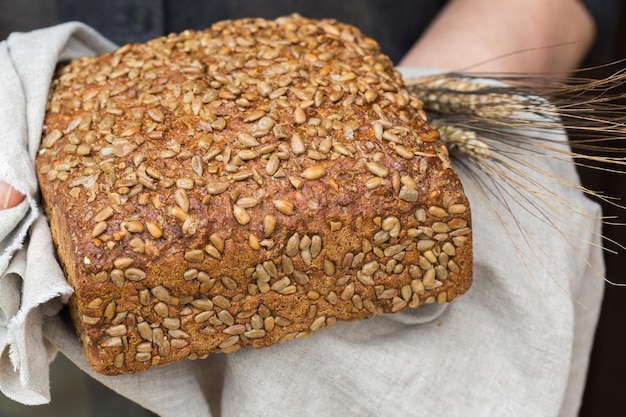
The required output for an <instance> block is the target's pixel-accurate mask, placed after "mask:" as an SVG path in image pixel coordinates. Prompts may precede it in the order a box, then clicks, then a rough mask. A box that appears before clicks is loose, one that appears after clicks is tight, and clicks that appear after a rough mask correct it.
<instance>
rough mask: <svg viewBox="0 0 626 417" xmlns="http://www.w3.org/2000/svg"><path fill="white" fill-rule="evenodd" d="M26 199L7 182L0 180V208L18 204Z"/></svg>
mask: <svg viewBox="0 0 626 417" xmlns="http://www.w3.org/2000/svg"><path fill="white" fill-rule="evenodd" d="M22 200H24V196H23V195H22V194H21V193H20V192H18V191H16V190H15V189H14V188H13V187H11V186H10V185H9V184H8V183H7V182H5V181H2V180H0V210H4V209H8V208H12V207H15V206H17V205H18V204H19V203H21V202H22Z"/></svg>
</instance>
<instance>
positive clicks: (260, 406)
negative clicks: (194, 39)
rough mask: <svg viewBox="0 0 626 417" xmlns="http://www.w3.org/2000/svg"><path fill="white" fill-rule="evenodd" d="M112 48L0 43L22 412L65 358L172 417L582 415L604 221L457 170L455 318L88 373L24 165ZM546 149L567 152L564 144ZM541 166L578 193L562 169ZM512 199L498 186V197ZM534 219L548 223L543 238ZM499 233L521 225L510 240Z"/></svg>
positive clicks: (379, 320) (9, 306)
mask: <svg viewBox="0 0 626 417" xmlns="http://www.w3.org/2000/svg"><path fill="white" fill-rule="evenodd" d="M113 48H114V45H113V44H111V43H110V42H109V41H107V40H106V39H104V38H102V37H101V36H100V35H98V34H97V33H96V32H94V31H93V30H92V29H90V28H89V27H86V26H85V25H82V24H79V23H67V24H63V25H59V26H55V27H52V28H48V29H43V30H38V31H34V32H29V33H23V34H18V33H16V34H12V35H11V36H10V37H9V38H8V40H7V41H6V42H2V43H1V44H0V75H1V77H0V144H1V146H2V148H3V150H2V152H0V179H4V180H6V181H7V182H9V183H10V184H12V185H13V186H14V187H15V188H16V189H17V190H19V191H21V192H22V193H24V194H25V195H26V196H27V198H26V200H25V201H23V202H22V203H21V204H20V205H19V206H18V207H16V208H14V209H10V210H5V211H0V242H1V243H0V389H1V390H2V392H3V393H4V394H5V395H7V396H8V397H10V398H12V399H14V400H15V401H19V402H21V403H24V404H42V403H46V402H48V401H50V392H49V386H48V365H49V362H50V361H51V360H52V358H53V357H54V354H55V353H56V352H57V351H60V352H61V353H62V354H64V355H66V356H67V357H68V358H69V359H71V360H72V361H73V362H74V363H76V364H77V365H78V366H79V367H80V368H81V369H83V370H84V371H85V372H86V373H87V374H88V375H90V376H92V377H94V378H96V379H98V380H99V381H101V382H103V383H104V384H105V385H107V386H109V387H111V388H112V389H114V390H115V391H117V392H119V393H120V394H122V395H124V396H126V397H128V398H130V399H131V400H133V401H135V402H137V403H138V404H140V405H142V406H144V407H145V408H147V409H149V410H152V411H153V412H155V413H157V414H159V415H162V416H166V417H167V416H179V415H186V416H190V417H192V416H199V417H204V416H215V417H217V416H224V417H234V416H242V415H249V416H293V415H298V416H301V417H306V416H319V415H324V416H334V415H341V416H380V415H388V416H431V415H442V416H529V415H532V416H563V417H565V416H568V417H569V416H575V415H576V414H577V411H578V407H579V404H580V399H581V395H582V389H583V386H584V380H585V374H586V370H587V364H588V357H589V353H590V349H591V342H592V340H593V333H594V329H595V325H596V322H597V319H598V313H599V306H600V302H601V298H602V289H603V281H602V278H601V277H602V274H603V272H604V269H603V268H604V266H603V260H602V250H601V241H600V220H599V217H600V209H599V207H598V206H597V205H596V204H594V203H592V202H591V201H590V200H587V199H586V198H585V197H584V196H583V195H582V194H581V193H580V192H578V191H576V190H574V189H573V188H572V187H569V186H567V185H565V184H564V183H561V182H557V181H549V180H547V179H546V177H545V176H541V177H540V178H538V180H539V181H540V183H542V184H544V185H545V186H546V187H547V188H549V189H551V190H552V191H554V192H555V193H556V195H558V196H559V197H560V198H562V199H564V201H567V205H568V206H569V207H570V208H572V210H571V212H570V213H569V214H567V216H565V215H564V214H563V212H559V211H556V212H555V208H554V207H553V206H552V207H548V206H549V204H550V203H545V204H541V202H540V201H537V203H538V204H537V205H530V204H528V203H527V202H526V203H525V202H524V201H523V200H521V199H510V200H506V199H505V200H502V201H498V200H495V199H491V200H489V201H487V200H486V198H485V195H484V194H483V193H482V192H481V191H480V189H479V188H475V187H474V186H473V184H475V183H474V182H473V181H472V179H471V178H472V177H473V175H479V176H480V175H484V174H479V173H474V174H473V175H468V174H467V173H464V172H462V171H461V172H460V176H461V179H462V181H463V183H464V184H465V187H466V193H467V194H468V198H469V199H470V202H471V204H472V213H473V233H474V284H473V286H472V288H471V289H470V290H469V292H468V293H467V294H465V295H464V296H462V297H461V298H459V299H457V300H455V301H454V302H453V303H451V304H449V305H425V306H422V307H420V308H418V309H416V310H412V311H405V312H401V313H397V314H394V315H383V316H378V317H375V318H372V319H367V320H362V321H358V322H352V323H338V324H336V325H335V326H332V327H329V328H327V329H323V330H321V331H318V332H316V334H315V335H314V336H312V337H310V338H308V339H304V340H295V341H291V342H289V343H285V344H282V345H276V346H272V347H270V348H266V349H260V350H256V349H252V348H248V349H242V350H240V351H238V352H235V353H232V354H228V355H223V354H215V355H209V357H208V358H207V359H206V360H197V361H184V362H179V363H174V364H170V365H167V366H162V367H153V368H151V369H149V370H148V371H146V372H144V373H140V374H135V375H123V376H116V377H105V376H102V375H98V374H96V373H94V372H93V371H91V369H89V366H88V365H87V363H86V361H85V359H84V357H83V355H82V351H81V348H80V345H79V342H78V339H77V337H76V335H75V333H74V330H73V329H72V327H71V324H69V323H68V320H67V319H66V316H65V315H64V314H63V311H62V310H61V308H62V305H63V304H64V303H65V302H66V301H67V299H68V297H69V295H70V294H71V288H70V287H69V286H68V285H67V283H66V282H65V279H64V277H63V274H62V271H61V269H60V267H59V265H58V264H57V261H56V259H55V257H54V250H53V245H52V242H51V238H50V231H49V229H48V226H47V222H46V220H45V217H44V216H43V214H42V211H41V209H40V208H39V207H38V203H37V181H36V176H35V172H34V159H35V156H36V152H37V148H38V144H39V139H40V135H41V125H42V121H43V117H44V112H45V102H46V97H47V91H48V87H49V83H50V79H51V75H52V71H53V69H54V66H55V65H56V63H57V62H59V61H63V60H66V59H70V58H75V57H78V56H81V55H87V54H89V55H91V54H95V53H100V52H104V51H108V50H111V49H113ZM401 70H402V71H403V74H404V75H405V76H413V75H418V74H421V72H420V71H418V70H413V69H401ZM551 136H553V137H552V138H551V139H553V140H555V141H556V143H561V144H562V145H561V146H566V144H565V142H566V136H565V135H564V133H563V132H560V131H555V132H554V133H553V134H551ZM556 146H558V145H556ZM542 164H544V165H545V166H543V169H549V170H551V171H552V172H554V173H555V174H557V175H558V176H559V177H561V178H564V179H566V180H567V181H570V182H571V183H574V184H576V183H578V178H577V175H576V172H575V170H574V167H573V165H572V163H571V162H570V161H557V160H555V159H547V160H545V161H542ZM519 168H521V169H523V170H528V175H529V176H535V177H537V174H536V173H535V172H534V171H532V170H529V169H528V168H526V167H524V166H520V167H519ZM509 188H510V187H509V186H507V185H506V184H502V188H501V190H503V195H506V193H507V192H508V191H507V190H508V189H509ZM541 206H544V207H541ZM574 208H577V209H578V210H575V209H574ZM541 209H547V210H548V212H549V213H553V214H552V215H551V216H550V217H549V220H550V221H551V222H553V227H549V226H548V225H547V224H546V223H547V222H546V220H545V218H543V217H541V216H540V215H538V214H537V211H538V210H541ZM583 213H586V214H587V215H584V214H583ZM513 218H515V221H513V220H512V219H513ZM502 221H504V222H508V224H516V225H519V227H518V228H517V229H512V230H509V231H506V230H505V229H503V227H502V226H501V224H502ZM516 246H519V248H518V249H515V248H516ZM52 401H54V398H52Z"/></svg>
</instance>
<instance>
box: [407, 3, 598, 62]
mask: <svg viewBox="0 0 626 417" xmlns="http://www.w3.org/2000/svg"><path fill="white" fill-rule="evenodd" d="M594 34H595V28H594V25H593V21H592V19H591V17H590V15H589V13H588V12H587V10H586V9H585V7H584V6H583V5H582V4H580V2H578V1H576V0H498V1H493V0H453V1H452V2H451V3H450V4H449V5H448V7H446V9H444V11H443V12H442V13H441V15H440V16H439V17H438V18H437V19H436V20H435V21H434V22H433V24H432V25H431V26H430V28H429V29H428V30H427V31H426V33H425V34H424V36H423V37H422V38H421V39H420V40H419V41H418V42H417V43H416V44H415V45H414V46H413V48H412V49H411V50H410V51H409V53H408V54H407V55H406V56H405V57H404V58H403V60H402V61H401V62H400V65H402V66H420V67H433V68H440V69H446V70H471V71H474V72H478V71H480V72H483V71H490V72H522V73H560V74H564V73H567V72H570V71H571V70H573V69H575V68H576V67H577V66H578V65H579V64H580V62H581V60H582V59H583V58H584V56H585V54H586V52H587V50H588V49H589V47H590V45H591V43H592V41H593V38H594ZM505 55H506V56H505Z"/></svg>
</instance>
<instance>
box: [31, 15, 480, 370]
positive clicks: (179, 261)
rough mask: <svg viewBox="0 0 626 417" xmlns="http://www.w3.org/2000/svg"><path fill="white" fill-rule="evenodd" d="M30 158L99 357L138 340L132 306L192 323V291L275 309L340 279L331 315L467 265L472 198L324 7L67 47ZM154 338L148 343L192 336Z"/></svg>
mask: <svg viewBox="0 0 626 417" xmlns="http://www.w3.org/2000/svg"><path fill="white" fill-rule="evenodd" d="M37 164H38V173H39V179H40V184H41V188H42V193H43V197H44V201H45V203H46V210H47V213H48V215H49V217H50V220H51V227H52V231H53V234H54V238H55V242H56V244H57V250H58V253H59V257H60V260H61V263H62V264H63V267H64V269H65V271H66V274H67V276H68V280H69V282H70V284H71V285H72V286H73V287H74V289H75V291H76V296H75V297H74V303H75V308H74V310H75V319H76V320H77V321H78V324H79V327H80V326H82V328H81V329H80V331H79V332H80V333H81V338H82V339H83V343H84V345H85V346H86V350H87V351H88V356H91V359H92V363H93V362H94V361H95V362H97V361H98V359H94V357H96V356H98V355H100V356H101V357H104V356H106V355H105V354H104V353H102V352H101V351H102V350H103V349H104V348H113V347H115V348H117V347H119V348H120V349H122V348H123V349H128V346H127V345H128V344H129V343H130V344H133V343H134V344H135V345H137V344H139V343H140V342H141V340H142V339H141V338H140V337H139V336H137V332H135V333H132V335H131V330H130V324H129V323H131V324H137V323H140V322H142V321H147V322H149V323H151V324H152V325H153V326H152V327H153V328H154V327H155V326H158V325H161V324H163V322H162V321H163V317H164V316H170V317H172V316H176V317H177V320H178V325H179V326H180V329H184V332H186V333H185V334H187V336H189V334H192V336H193V335H195V334H196V333H198V332H199V333H198V334H200V333H202V332H201V331H200V330H198V329H199V328H200V327H203V326H204V325H205V323H204V322H203V321H200V320H196V321H195V327H194V329H195V330H198V332H195V330H191V328H192V327H193V326H194V320H192V318H194V317H196V316H197V315H199V314H201V313H202V312H203V311H205V310H206V309H205V308H204V307H206V305H207V303H204V304H203V303H202V302H198V300H212V302H211V306H214V307H215V311H217V310H219V309H225V310H226V309H230V310H229V311H231V312H236V311H244V310H246V309H248V310H250V309H253V308H254V309H259V308H260V307H259V301H258V300H259V299H258V297H259V295H263V294H266V295H267V294H268V293H270V294H269V295H267V297H270V296H271V294H274V299H273V300H274V301H273V303H274V305H273V307H272V308H271V309H270V310H272V312H271V314H274V313H276V310H280V308H281V306H282V304H284V300H286V299H287V298H285V297H291V298H288V299H289V300H290V301H289V302H288V303H287V304H289V303H291V309H292V310H297V307H294V304H295V303H297V300H298V299H299V298H298V297H300V298H307V299H309V300H317V299H320V298H321V299H323V298H326V300H327V301H328V300H329V298H328V297H329V294H330V293H331V292H332V293H334V294H335V295H334V303H333V302H332V301H333V300H332V298H333V296H332V295H331V296H330V298H331V300H330V301H328V303H327V304H328V305H329V306H330V307H333V306H334V308H336V309H337V310H338V311H339V312H338V311H335V312H334V317H336V318H340V319H349V318H351V317H352V318H358V317H363V316H365V315H371V314H374V313H377V312H383V311H389V312H391V311H398V310H400V309H402V308H405V307H407V306H413V307H414V306H417V305H418V304H419V303H420V302H424V301H428V302H430V301H435V300H436V301H439V302H445V301H449V300H451V299H453V298H455V297H456V296H458V295H459V294H462V293H463V292H464V291H465V290H466V289H467V288H468V287H469V285H470V283H471V268H472V266H471V259H472V256H471V230H470V211H469V206H468V202H467V199H466V198H465V196H464V194H463V190H462V187H461V184H460V182H459V180H458V178H457V176H456V175H455V173H454V172H453V170H452V169H451V167H450V164H449V161H448V154H447V149H446V148H445V146H444V145H443V144H442V143H441V142H440V141H439V139H438V134H437V132H436V131H435V130H433V129H432V128H430V127H429V126H428V124H427V122H426V120H425V115H424V112H423V111H422V109H421V103H420V101H419V100H418V99H417V98H416V97H414V96H411V95H410V94H409V93H408V92H407V90H406V89H405V87H404V85H403V82H402V79H401V76H400V75H399V73H398V72H397V71H396V70H394V68H393V66H392V63H391V61H390V60H389V59H388V58H387V57H386V56H385V55H383V54H381V53H380V50H379V47H378V45H377V44H376V42H374V41H373V40H372V39H369V38H367V37H365V36H364V35H363V34H362V33H361V32H359V31H358V30H357V29H356V28H354V27H352V26H349V25H344V24H340V23H337V22H336V21H334V20H321V21H316V20H310V19H305V18H302V17H300V16H297V15H294V16H289V17H284V18H279V19H277V20H273V21H267V20H262V19H243V20H236V21H226V22H220V23H217V24H215V25H213V26H212V27H211V28H209V29H207V30H205V31H185V32H183V33H181V34H172V35H170V36H167V37H162V38H158V39H155V40H153V41H150V42H148V43H146V44H135V45H126V46H123V47H121V48H120V49H118V50H117V51H115V52H112V53H110V54H105V55H101V56H98V57H85V58H81V59H77V60H75V61H72V62H71V63H69V64H68V65H66V66H64V67H62V68H60V69H59V71H58V74H57V75H56V77H55V79H54V81H53V84H52V88H51V92H50V99H49V104H48V109H47V114H46V119H45V127H44V137H43V139H42V144H41V149H40V152H39V155H38V160H37ZM294 239H295V240H294ZM296 255H297V256H296ZM285 257H287V258H288V259H287V260H285ZM268 262H269V263H268ZM285 262H286V263H287V265H285ZM259 266H260V267H259ZM268 270H269V273H268ZM346 277H347V278H346ZM281 280H282V281H281ZM277 283H278V284H277ZM283 284H284V285H283ZM285 288H287V289H288V290H289V291H287V290H285ZM346 288H349V290H346ZM385 291H387V292H385ZM348 293H350V294H348ZM355 293H356V294H357V296H358V297H359V299H361V300H363V299H368V297H369V298H372V299H379V300H380V303H379V304H377V305H376V306H373V304H372V307H371V308H369V310H368V306H370V304H368V303H365V304H366V306H365V308H364V307H363V305H362V304H363V303H362V302H360V301H359V302H357V301H354V300H352V299H351V297H352V296H353V294H355ZM338 294H348V295H349V296H350V297H349V298H347V299H346V300H344V299H343V297H338ZM218 297H221V298H218ZM281 297H282V298H281ZM270 298H271V297H270ZM338 298H339V302H338ZM218 299H219V301H217V300H218ZM268 299H269V298H268ZM280 300H283V301H280ZM343 301H346V302H347V303H348V304H345V305H344V304H342V302H343ZM316 302H317V301H316ZM159 303H160V304H159ZM281 303H282V304H281ZM359 303H361V309H360V310H359V309H358V308H357V307H358V304H359ZM157 304H159V305H161V304H165V305H166V307H162V306H161V307H159V308H161V309H165V311H163V314H161V313H160V312H158V311H157V312H156V313H155V311H154V310H155V308H156V305H157ZM266 304H267V303H266ZM235 305H237V308H236V309H235V307H233V306H235ZM324 308H325V307H323V306H322V305H321V304H320V305H319V306H317V305H316V311H318V314H317V316H315V315H314V317H312V318H311V320H313V321H314V320H315V319H316V317H320V316H322V313H323V314H324V317H325V318H327V317H329V316H331V315H332V312H330V310H328V311H327V310H324ZM233 309H234V310H233ZM268 311H269V310H268ZM342 311H343V312H342ZM229 314H230V313H229ZM267 314H270V312H268V313H267ZM281 314H282V315H283V316H285V315H289V314H291V319H290V321H291V322H294V321H295V322H297V321H298V317H306V316H307V314H309V315H310V313H309V312H308V311H301V312H297V311H296V312H295V313H294V312H292V313H288V312H285V311H283V312H282V313H281ZM183 316H184V317H183ZM186 316H189V318H188V319H185V317H186ZM232 316H235V317H236V314H232V315H231V317H232ZM129 317H130V318H129ZM217 317H218V316H215V317H213V319H214V320H213V328H214V329H217V331H219V330H220V329H221V328H224V327H226V325H225V324H224V323H223V321H220V320H218V319H217ZM131 318H132V319H131ZM159 320H161V321H159ZM181 320H182V323H183V324H185V323H187V322H189V326H188V327H185V326H186V325H181V324H180V323H181ZM242 320H243V319H242ZM155 323H156V324H155ZM238 323H240V324H241V323H243V321H242V322H238ZM329 323H330V321H328V323H327V324H329ZM220 325H223V326H222V327H221V328H220ZM120 326H123V330H124V332H122V331H121V330H120V329H122V328H121V327H120ZM310 326H311V323H306V328H307V329H308V328H309V327H310ZM317 327H320V326H317ZM111 329H114V330H111ZM177 329H178V327H177ZM294 329H295V330H293V329H292V330H293V331H292V333H293V332H296V333H297V331H300V332H301V331H302V329H297V328H295V327H294ZM171 330H172V329H170V331H171ZM181 331H182V330H181ZM120 332H121V333H120ZM208 332H209V331H205V333H204V334H205V336H206V333H208ZM118 333H120V334H122V333H123V336H124V337H127V339H126V341H124V342H123V346H117V342H111V340H113V339H114V338H116V337H117V338H119V337H120V334H118ZM131 336H132V337H131ZM279 336H281V335H280V334H278V336H276V337H274V338H273V339H272V338H271V337H270V336H268V337H267V338H266V339H261V338H259V339H261V341H258V342H256V344H255V343H250V344H253V345H254V346H264V345H268V344H271V343H274V342H276V341H278V338H279ZM282 336H284V335H282ZM198 337H200V338H201V337H202V336H198ZM225 337H227V336H225ZM135 339H136V340H135ZM144 339H145V338H144ZM248 339H253V338H251V337H250V338H248ZM115 340H117V339H115ZM134 340H135V342H136V343H135V342H133V341H134ZM229 340H230V339H229ZM242 340H244V335H243V334H242V335H241V336H240V339H238V341H239V342H240V343H241V341H242ZM220 341H222V339H220V340H218V342H220ZM218 342H216V343H217V344H219V343H218ZM120 343H122V342H120ZM241 344H243V343H241ZM180 345H181V349H183V347H182V345H183V344H182V343H181V344H180ZM188 345H189V343H187V345H185V346H184V347H185V348H186V349H187V350H186V355H187V356H190V355H192V356H193V355H194V352H201V351H202V349H203V348H202V346H201V344H196V345H194V344H193V343H192V344H191V346H188ZM94 346H97V349H100V351H99V352H100V353H94V352H95V351H90V349H96V347H94ZM237 346H239V344H238V345H237ZM159 348H160V346H159ZM154 349H155V351H156V349H157V347H156V346H155V348H154ZM190 349H191V350H190ZM172 350H173V349H172ZM205 350H207V349H206V348H205ZM223 350H224V351H227V349H226V348H224V349H223ZM231 350H234V349H231ZM89 352H91V353H89ZM159 352H160V351H159ZM140 353H142V352H140ZM118 355H121V354H119V353H118ZM144 356H146V355H144ZM144 356H142V358H143V357H144ZM161 356H163V357H162V358H157V357H158V355H156V354H155V355H152V356H150V355H148V356H146V357H148V358H150V360H151V361H152V363H153V364H156V363H165V362H168V361H171V360H176V359H180V358H181V357H184V356H185V354H183V353H180V354H178V356H176V355H174V354H170V352H169V351H168V352H167V355H165V354H162V355H161ZM119 357H120V356H118V358H119ZM155 358H157V359H155ZM100 360H105V359H100ZM146 361H147V360H146ZM117 365H118V364H116V365H115V366H116V367H118V366H117ZM142 366H143V365H141V364H140V365H137V366H136V367H134V368H133V367H132V366H130V368H129V369H130V371H136V370H140V369H144V368H145V367H144V368H142ZM95 367H96V368H98V365H97V364H96V366H95ZM102 367H110V364H107V365H102ZM118 368H119V367H118ZM107 369H108V368H107ZM99 370H102V369H99ZM107 372H113V371H111V370H110V369H108V371H107Z"/></svg>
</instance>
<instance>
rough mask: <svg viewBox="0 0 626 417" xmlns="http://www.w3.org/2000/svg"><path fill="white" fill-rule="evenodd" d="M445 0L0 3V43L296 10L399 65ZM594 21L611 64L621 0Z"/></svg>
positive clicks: (598, 46)
mask: <svg viewBox="0 0 626 417" xmlns="http://www.w3.org/2000/svg"><path fill="white" fill-rule="evenodd" d="M445 3H446V0H392V1H390V0H351V1H341V0H310V1H302V0H299V1H298V0H227V1H225V0H105V1H102V0H99V1H82V0H81V1H77V0H57V1H56V2H54V1H50V0H19V1H15V0H0V39H4V38H6V37H7V36H8V34H9V33H10V32H13V31H28V30H32V29H35V28H39V27H44V26H50V25H53V24H55V23H59V22H67V21H71V20H79V21H82V22H85V23H87V24H89V25H90V26H92V27H94V28H96V29H97V30H98V31H100V32H101V33H102V34H103V35H104V36H106V37H107V38H109V39H111V40H112V41H114V42H116V43H117V44H120V45H121V44H124V43H129V42H144V41H147V40H149V39H152V38H155V37H157V36H161V35H166V34H168V33H171V32H181V31H183V30H185V29H203V28H206V27H207V26H209V25H211V23H213V22H216V21H219V20H224V19H237V18H241V17H264V18H275V17H278V16H282V15H287V14H291V13H294V12H298V13H300V14H302V15H303V16H306V17H311V18H323V17H333V18H336V19H338V20H340V21H343V22H345V23H351V24H353V25H355V26H357V27H359V28H360V29H361V30H362V31H363V32H364V33H365V34H366V35H368V36H370V37H372V38H374V39H376V40H377V41H378V43H379V44H380V45H381V48H382V50H383V52H385V53H386V54H387V55H389V56H390V57H391V59H392V60H393V61H394V62H396V63H397V62H398V61H399V60H400V58H402V56H403V55H404V54H405V53H406V52H407V50H408V49H409V48H410V47H411V46H412V45H413V44H414V43H415V41H416V40H417V39H418V38H419V37H420V35H421V34H422V32H423V31H424V29H425V28H426V27H427V25H428V24H429V23H430V22H431V21H432V19H433V18H434V17H435V16H436V14H437V13H438V12H439V11H440V10H441V8H442V7H443V6H444V5H445ZM585 3H586V4H587V6H588V8H589V10H590V12H591V13H592V15H593V17H594V19H595V20H596V25H597V28H598V37H597V40H596V43H595V45H594V48H593V50H592V51H591V53H590V54H589V57H588V59H587V62H586V64H587V65H597V64H600V63H605V62H607V61H609V60H610V57H611V55H612V52H613V39H614V38H615V32H616V30H617V20H618V16H619V7H620V2H619V0H585Z"/></svg>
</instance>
